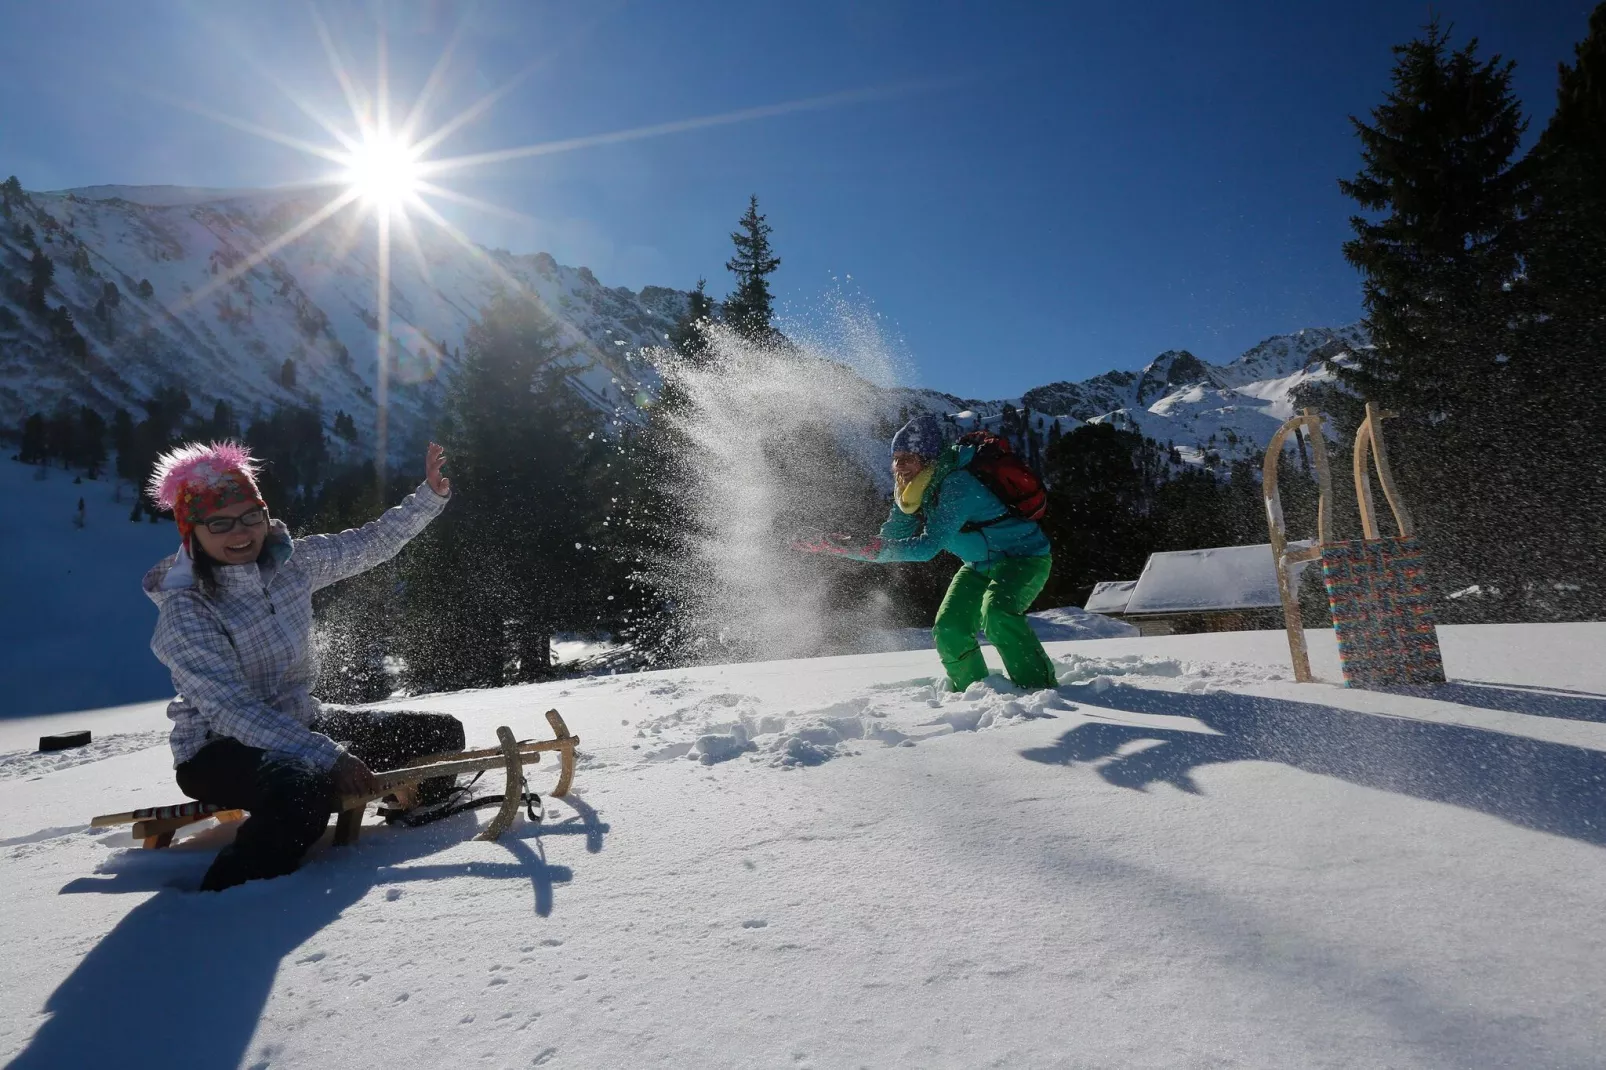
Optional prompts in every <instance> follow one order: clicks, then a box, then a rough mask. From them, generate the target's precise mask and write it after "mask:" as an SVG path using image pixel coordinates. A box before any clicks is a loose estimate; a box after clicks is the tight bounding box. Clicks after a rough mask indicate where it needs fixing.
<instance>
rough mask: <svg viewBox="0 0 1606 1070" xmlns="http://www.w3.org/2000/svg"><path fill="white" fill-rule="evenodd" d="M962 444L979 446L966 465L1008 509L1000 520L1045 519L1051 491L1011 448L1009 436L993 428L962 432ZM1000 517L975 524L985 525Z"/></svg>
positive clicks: (995, 521)
mask: <svg viewBox="0 0 1606 1070" xmlns="http://www.w3.org/2000/svg"><path fill="white" fill-rule="evenodd" d="M959 444H960V445H961V446H974V447H975V448H976V454H975V456H973V457H972V458H971V459H970V464H969V465H967V467H968V468H969V469H970V474H971V475H973V476H975V477H976V478H977V479H979V480H981V485H982V486H984V487H986V488H987V489H988V490H990V491H992V492H993V496H994V497H996V498H997V499H998V500H999V501H1001V502H1003V503H1004V508H1006V509H1008V510H1009V512H1008V513H1006V514H1005V515H1004V516H1001V517H999V518H998V520H1006V519H1009V518H1010V517H1014V518H1015V519H1018V520H1031V521H1034V522H1035V521H1038V520H1041V519H1043V514H1044V513H1045V512H1046V511H1047V509H1048V492H1047V491H1045V490H1044V489H1043V481H1042V480H1041V479H1039V478H1037V473H1036V472H1034V471H1032V470H1031V469H1030V468H1029V467H1027V464H1026V462H1025V461H1023V460H1021V458H1020V454H1018V453H1016V452H1015V451H1014V450H1013V449H1011V448H1010V445H1009V440H1008V439H1007V438H1000V437H998V436H997V435H995V434H993V433H992V432H991V431H971V432H970V433H968V434H964V435H961V436H959ZM998 520H990V521H987V522H986V524H977V525H974V526H976V527H985V526H987V525H988V524H996V523H998Z"/></svg>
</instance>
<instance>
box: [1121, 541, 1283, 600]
mask: <svg viewBox="0 0 1606 1070" xmlns="http://www.w3.org/2000/svg"><path fill="white" fill-rule="evenodd" d="M1305 545H1308V544H1306V543H1303V542H1300V543H1290V544H1289V547H1290V549H1294V548H1298V547H1302V546H1305ZM1281 606H1282V599H1281V598H1280V597H1279V596H1278V594H1277V568H1276V565H1275V564H1274V563H1273V561H1272V554H1271V544H1270V543H1260V544H1258V545H1256V546H1219V547H1216V548H1214V549H1210V550H1173V551H1170V552H1168V553H1160V554H1150V555H1149V562H1148V564H1146V565H1144V566H1143V575H1141V576H1139V577H1138V582H1137V587H1136V588H1135V589H1134V590H1133V591H1132V595H1131V597H1130V598H1129V599H1128V600H1127V604H1126V608H1125V609H1124V610H1121V611H1120V612H1122V613H1123V614H1124V615H1126V616H1139V615H1148V614H1157V613H1204V612H1209V611H1212V610H1235V609H1277V608H1279V607H1281Z"/></svg>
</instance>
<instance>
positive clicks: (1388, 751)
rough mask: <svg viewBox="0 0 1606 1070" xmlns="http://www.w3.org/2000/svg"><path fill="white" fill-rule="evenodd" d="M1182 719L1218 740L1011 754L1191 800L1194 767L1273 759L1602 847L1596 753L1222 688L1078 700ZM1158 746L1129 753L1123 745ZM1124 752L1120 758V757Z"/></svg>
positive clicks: (1114, 731)
mask: <svg viewBox="0 0 1606 1070" xmlns="http://www.w3.org/2000/svg"><path fill="white" fill-rule="evenodd" d="M1094 704H1096V705H1098V706H1102V707H1105V708H1108V709H1115V710H1125V711H1128V712H1131V713H1144V714H1161V715H1165V716H1170V717H1191V718H1194V719H1196V720H1198V721H1199V722H1201V723H1203V724H1204V725H1206V726H1208V727H1209V728H1211V729H1213V730H1214V731H1215V732H1217V733H1220V734H1219V735H1208V734H1204V733H1200V732H1191V731H1186V730H1178V731H1169V730H1167V729H1164V728H1152V727H1142V726H1137V725H1125V724H1109V723H1104V722H1089V723H1084V724H1080V725H1078V726H1077V727H1075V728H1073V729H1071V730H1070V731H1069V732H1066V733H1065V734H1064V735H1062V736H1061V737H1060V738H1059V740H1058V741H1057V742H1056V743H1055V745H1054V746H1052V747H1037V748H1033V749H1030V750H1026V751H1022V752H1021V753H1022V756H1023V757H1026V758H1029V759H1031V760H1032V761H1037V762H1044V763H1047V764H1051V765H1072V764H1077V763H1099V764H1098V766H1097V770H1098V773H1099V775H1100V776H1102V777H1103V778H1104V779H1105V780H1106V781H1108V782H1109V783H1111V784H1114V785H1116V786H1118V787H1123V788H1132V789H1135V790H1138V791H1144V790H1147V789H1148V787H1149V785H1151V784H1157V783H1166V784H1171V785H1174V786H1175V787H1177V788H1180V789H1181V790H1183V791H1187V792H1192V793H1194V794H1200V789H1199V786H1198V785H1197V784H1196V783H1195V782H1194V779H1193V773H1194V770H1196V769H1198V768H1199V767H1200V766H1205V765H1215V764H1219V763H1222V762H1241V761H1262V762H1281V763H1282V764H1284V765H1288V766H1292V767H1293V768H1295V769H1302V770H1304V771H1305V772H1308V773H1319V774H1321V775H1323V776H1333V777H1338V778H1340V779H1343V780H1347V781H1349V782H1350V783H1352V784H1359V785H1362V786H1364V787H1369V788H1379V789H1382V790H1384V791H1393V792H1398V793H1399V794H1401V795H1410V796H1413V797H1415V798H1418V799H1427V800H1430V801H1433V802H1443V803H1450V804H1452V805H1455V806H1461V807H1465V808H1466V809H1469V810H1476V811H1478V812H1480V813H1485V814H1490V815H1492V816H1494V817H1498V818H1502V819H1504V820H1506V821H1510V822H1511V823H1513V824H1516V825H1521V826H1523V827H1526V828H1531V829H1536V830H1538V831H1541V832H1549V833H1554V834H1556V835H1560V836H1568V837H1570V838H1572V839H1575V840H1581V841H1583V842H1585V843H1590V844H1594V845H1596V846H1598V847H1599V846H1606V793H1603V790H1602V789H1603V788H1606V753H1602V752H1599V751H1593V750H1588V749H1586V748H1583V747H1571V746H1567V745H1565V744H1560V743H1548V742H1545V741H1542V740H1536V739H1529V738H1526V737H1523V736H1512V735H1507V734H1505V733H1501V732H1489V731H1484V730H1481V729H1477V728H1466V727H1463V726H1460V725H1446V724H1436V723H1433V722H1428V721H1417V720H1410V719H1405V718H1396V717H1387V716H1379V715H1376V714H1365V713H1355V712H1352V711H1350V710H1341V709H1337V708H1335V707H1332V706H1319V705H1316V704H1313V703H1306V702H1292V701H1287V700H1283V699H1270V698H1259V697H1253V696H1248V695H1236V694H1231V693H1227V692H1217V693H1214V694H1206V695H1199V694H1188V693H1178V692H1173V691H1152V690H1147V689H1144V688H1138V687H1132V686H1129V685H1118V686H1115V687H1111V688H1109V689H1108V690H1106V691H1103V692H1101V693H1100V694H1099V695H1098V696H1097V697H1096V698H1091V697H1090V701H1089V705H1094ZM1141 741H1158V743H1157V744H1155V745H1151V746H1148V747H1145V748H1143V749H1137V750H1133V749H1130V748H1129V745H1130V744H1135V743H1139V742H1141ZM1123 750H1125V751H1126V752H1125V753H1122V752H1123Z"/></svg>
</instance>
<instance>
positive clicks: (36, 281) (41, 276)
mask: <svg viewBox="0 0 1606 1070" xmlns="http://www.w3.org/2000/svg"><path fill="white" fill-rule="evenodd" d="M55 277H56V262H55V261H54V260H52V259H50V257H48V256H46V255H45V253H44V250H42V249H35V250H34V251H33V258H32V259H30V260H29V261H28V306H29V307H30V308H32V309H33V310H34V311H35V312H39V313H43V312H44V311H45V309H46V305H45V298H46V297H48V296H49V295H50V285H51V283H52V282H53V281H54V280H55Z"/></svg>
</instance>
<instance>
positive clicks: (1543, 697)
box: [1377, 680, 1606, 723]
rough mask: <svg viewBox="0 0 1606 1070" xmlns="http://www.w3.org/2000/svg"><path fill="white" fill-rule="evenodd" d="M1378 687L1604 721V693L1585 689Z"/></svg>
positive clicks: (1473, 683)
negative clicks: (1595, 693) (1596, 693)
mask: <svg viewBox="0 0 1606 1070" xmlns="http://www.w3.org/2000/svg"><path fill="white" fill-rule="evenodd" d="M1377 690H1379V691H1387V692H1389V693H1390V694H1395V695H1410V696H1412V697H1413V698H1428V699H1436V700H1437V701H1439V702H1454V703H1457V704H1458V705H1462V706H1476V707H1479V708H1481V709H1487V710H1504V711H1506V712H1507V713H1525V714H1528V715H1529V716H1532V717H1559V718H1562V719H1564V720H1569V721H1595V722H1598V723H1606V695H1593V694H1590V693H1589V692H1587V691H1563V690H1561V689H1559V688H1549V687H1547V688H1531V687H1522V686H1520V685H1518V684H1494V683H1484V682H1482V681H1470V680H1469V681H1465V682H1462V681H1452V682H1450V683H1447V684H1432V685H1428V686H1423V687H1384V688H1377Z"/></svg>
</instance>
